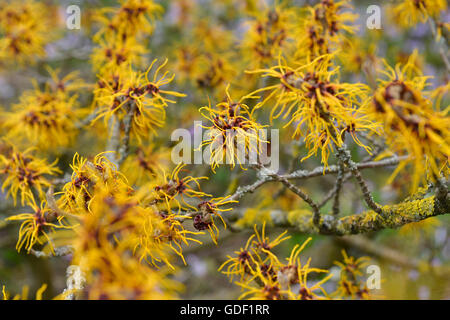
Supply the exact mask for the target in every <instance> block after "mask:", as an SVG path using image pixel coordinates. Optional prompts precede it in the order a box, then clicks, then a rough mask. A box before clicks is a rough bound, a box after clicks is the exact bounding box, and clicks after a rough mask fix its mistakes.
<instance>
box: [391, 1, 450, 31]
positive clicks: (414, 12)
mask: <svg viewBox="0 0 450 320" xmlns="http://www.w3.org/2000/svg"><path fill="white" fill-rule="evenodd" d="M397 2H398V3H396V4H393V5H390V6H389V7H388V10H387V12H389V13H390V16H391V18H392V19H393V20H394V22H395V23H397V24H398V25H400V26H402V27H405V28H407V27H411V26H414V25H416V24H417V23H419V22H421V23H424V22H426V21H427V19H428V18H429V17H432V18H435V17H439V15H440V13H441V12H445V10H447V1H445V0H402V1H397Z"/></svg>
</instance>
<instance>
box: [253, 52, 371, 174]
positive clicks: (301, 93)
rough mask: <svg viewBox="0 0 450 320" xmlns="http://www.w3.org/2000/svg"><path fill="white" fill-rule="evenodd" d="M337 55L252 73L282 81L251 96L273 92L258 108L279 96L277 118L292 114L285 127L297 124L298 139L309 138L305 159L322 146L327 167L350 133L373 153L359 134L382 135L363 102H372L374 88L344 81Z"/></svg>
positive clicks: (357, 141)
mask: <svg viewBox="0 0 450 320" xmlns="http://www.w3.org/2000/svg"><path fill="white" fill-rule="evenodd" d="M333 56H334V55H324V56H320V57H318V58H316V59H315V60H313V61H312V62H311V63H308V64H305V65H301V66H300V67H297V68H291V67H289V66H287V65H286V64H284V65H282V62H281V58H280V59H279V63H278V66H276V67H272V68H270V69H260V70H255V71H252V73H263V75H262V76H263V77H265V76H268V77H271V78H275V79H276V80H277V83H276V84H274V85H270V86H267V87H264V88H261V89H258V90H256V91H254V92H252V93H250V94H249V95H248V97H255V95H256V94H258V93H260V92H266V91H267V92H269V94H268V95H267V96H266V97H264V99H263V100H262V102H261V103H259V105H258V108H261V107H263V106H264V105H266V104H268V102H269V101H273V100H274V104H273V107H272V111H271V119H276V118H278V117H280V116H282V115H283V118H287V117H290V120H289V122H288V123H287V124H286V125H285V127H286V126H289V125H291V124H294V125H295V131H294V133H293V135H292V137H293V138H296V137H299V136H304V137H305V141H306V146H307V148H308V149H309V153H308V155H307V156H306V157H304V158H303V159H302V161H303V160H305V159H307V158H309V157H311V156H312V155H316V154H317V152H318V150H320V151H321V152H322V163H324V164H325V166H327V165H328V157H329V154H330V152H331V151H332V150H333V144H334V145H337V146H341V145H342V143H343V135H344V133H346V132H348V133H349V134H350V135H351V136H352V138H353V139H354V140H355V142H356V143H357V144H358V145H360V146H362V147H363V148H365V149H366V150H367V151H370V147H368V146H365V145H364V144H362V142H361V141H360V140H359V139H358V138H357V136H356V133H357V132H360V131H369V132H372V133H377V132H378V126H379V125H378V124H376V123H374V122H373V121H371V120H370V118H369V117H368V116H367V115H366V109H365V107H364V106H361V104H363V103H364V102H365V101H366V100H367V93H368V90H369V88H368V87H367V86H366V85H364V84H361V83H341V82H339V81H338V71H339V68H337V67H334V66H333V64H332V62H331V59H332V57H333Z"/></svg>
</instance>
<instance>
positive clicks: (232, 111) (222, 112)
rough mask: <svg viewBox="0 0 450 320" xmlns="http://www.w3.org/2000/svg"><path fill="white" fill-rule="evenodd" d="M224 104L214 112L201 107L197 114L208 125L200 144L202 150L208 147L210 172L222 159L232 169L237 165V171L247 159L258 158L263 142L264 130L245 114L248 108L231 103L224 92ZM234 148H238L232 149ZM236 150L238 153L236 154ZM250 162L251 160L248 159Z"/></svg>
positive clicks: (264, 141)
mask: <svg viewBox="0 0 450 320" xmlns="http://www.w3.org/2000/svg"><path fill="white" fill-rule="evenodd" d="M226 94H227V100H226V101H225V102H222V103H219V104H217V105H216V107H215V108H212V107H211V106H209V107H202V108H200V113H201V114H202V116H203V117H204V118H206V119H208V120H209V121H210V122H211V125H210V126H204V127H203V128H205V129H208V131H207V133H206V134H207V137H208V139H207V140H204V141H203V142H202V145H201V146H202V147H204V146H209V153H210V164H211V169H212V170H213V172H215V169H216V168H217V167H219V165H220V164H222V163H224V159H226V160H227V163H229V164H230V165H231V167H232V168H234V166H235V165H236V163H238V164H239V166H240V167H241V168H243V167H242V165H243V164H244V163H245V162H246V159H247V158H248V157H252V156H256V155H259V154H260V152H261V150H262V147H263V146H262V144H263V143H268V141H266V140H265V135H264V132H263V131H261V130H262V129H263V128H264V127H266V126H263V125H260V124H259V123H257V122H256V121H255V119H254V117H253V115H252V112H250V111H249V107H248V106H247V105H245V104H243V103H242V100H243V99H244V98H243V99H241V101H238V102H234V101H233V100H232V98H231V96H230V94H229V92H228V87H227V90H226ZM236 145H238V146H239V148H236ZM239 149H240V150H239ZM250 159H251V158H250Z"/></svg>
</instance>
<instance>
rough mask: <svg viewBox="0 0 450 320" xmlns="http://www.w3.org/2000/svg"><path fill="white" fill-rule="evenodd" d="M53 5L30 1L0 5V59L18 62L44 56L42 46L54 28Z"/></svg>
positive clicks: (21, 0) (31, 60)
mask: <svg viewBox="0 0 450 320" xmlns="http://www.w3.org/2000/svg"><path fill="white" fill-rule="evenodd" d="M52 10H53V7H52V6H50V5H49V4H43V3H40V2H38V1H32V0H18V1H3V3H2V4H0V58H2V59H7V60H11V61H16V62H18V63H19V64H25V63H34V62H35V60H36V58H42V57H44V56H45V49H44V47H45V45H46V44H47V43H49V42H50V40H51V39H52V38H54V36H53V30H54V28H53V27H54V23H53V21H54V17H53V14H56V12H53V14H51V12H52Z"/></svg>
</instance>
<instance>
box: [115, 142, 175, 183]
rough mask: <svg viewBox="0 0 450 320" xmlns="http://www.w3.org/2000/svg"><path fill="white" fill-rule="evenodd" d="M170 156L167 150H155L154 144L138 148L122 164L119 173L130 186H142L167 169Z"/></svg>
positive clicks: (163, 148)
mask: <svg viewBox="0 0 450 320" xmlns="http://www.w3.org/2000/svg"><path fill="white" fill-rule="evenodd" d="M170 156H171V151H170V149H168V148H165V147H161V148H157V147H156V146H155V145H154V144H149V145H148V146H140V147H138V148H137V149H136V151H135V152H132V153H131V154H130V155H129V156H128V157H127V159H126V160H125V161H124V162H123V164H122V165H121V171H122V172H123V173H124V175H125V176H126V177H127V179H128V182H129V183H130V184H131V185H135V184H136V185H143V184H144V183H147V182H150V180H152V179H153V178H154V177H155V176H156V175H157V174H158V172H163V171H167V170H168V169H169V165H170V164H171V161H170Z"/></svg>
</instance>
